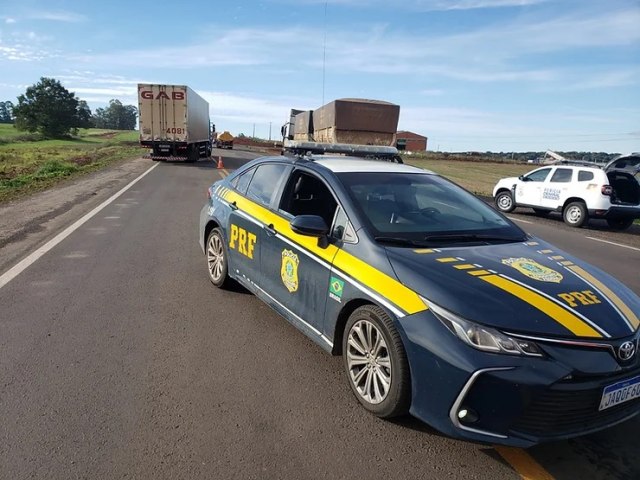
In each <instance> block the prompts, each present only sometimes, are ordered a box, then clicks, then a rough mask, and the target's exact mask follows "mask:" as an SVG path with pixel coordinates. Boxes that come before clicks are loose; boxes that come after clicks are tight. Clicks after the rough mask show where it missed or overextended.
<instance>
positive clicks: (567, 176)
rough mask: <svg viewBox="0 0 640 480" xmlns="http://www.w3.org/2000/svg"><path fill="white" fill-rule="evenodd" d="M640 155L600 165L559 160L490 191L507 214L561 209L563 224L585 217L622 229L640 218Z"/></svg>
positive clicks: (580, 221)
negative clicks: (528, 208) (597, 219)
mask: <svg viewBox="0 0 640 480" xmlns="http://www.w3.org/2000/svg"><path fill="white" fill-rule="evenodd" d="M639 165H640V155H639V154H631V155H625V156H620V157H618V158H616V159H614V160H612V161H611V162H609V163H608V164H607V165H605V166H604V167H600V166H599V165H597V164H594V163H586V162H571V161H561V162H558V163H556V164H553V165H546V166H543V167H540V168H537V169H535V170H533V171H531V172H529V173H527V174H526V175H521V176H520V177H517V178H516V177H509V178H503V179H500V180H499V181H498V183H497V184H496V186H495V187H494V189H493V196H494V199H495V204H496V207H497V208H498V209H499V210H500V211H502V212H505V213H509V212H511V211H513V210H514V209H515V208H516V207H531V208H533V210H534V211H535V212H536V213H538V214H541V215H543V214H546V213H549V212H553V211H555V212H560V213H562V217H563V219H564V221H565V223H566V224H567V225H570V226H572V227H581V226H583V225H584V224H585V223H586V222H587V221H588V220H589V218H600V219H604V220H606V221H607V223H608V224H609V226H610V227H611V228H613V229H616V230H624V229H626V228H629V227H630V226H631V224H633V222H634V219H636V218H640V183H639V180H638V172H639V171H640V167H639Z"/></svg>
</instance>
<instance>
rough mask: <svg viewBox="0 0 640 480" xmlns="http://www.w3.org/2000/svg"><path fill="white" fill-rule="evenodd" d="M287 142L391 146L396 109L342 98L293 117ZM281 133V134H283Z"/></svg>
mask: <svg viewBox="0 0 640 480" xmlns="http://www.w3.org/2000/svg"><path fill="white" fill-rule="evenodd" d="M291 112H292V117H291V120H290V121H289V125H290V126H291V125H292V126H293V135H291V134H290V131H289V136H288V137H287V138H288V139H289V140H296V141H302V142H309V141H311V142H317V143H330V144H352V145H377V146H393V145H394V144H395V141H396V131H397V129H398V118H399V116H400V107H399V106H398V105H394V104H393V103H389V102H384V101H381V100H367V99H362V98H343V99H339V100H334V101H333V102H330V103H327V104H326V105H323V106H322V107H320V108H318V109H316V110H307V111H303V112H299V113H296V114H295V115H294V114H293V112H294V110H292V111H291ZM283 133H284V132H283Z"/></svg>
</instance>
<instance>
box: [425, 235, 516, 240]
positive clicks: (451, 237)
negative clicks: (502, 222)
mask: <svg viewBox="0 0 640 480" xmlns="http://www.w3.org/2000/svg"><path fill="white" fill-rule="evenodd" d="M424 239H425V240H427V241H430V242H477V241H481V242H522V241H524V237H506V236H504V235H480V234H476V233H460V234H448V235H447V234H443V235H427V236H426V237H424Z"/></svg>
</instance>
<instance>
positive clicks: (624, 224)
mask: <svg viewBox="0 0 640 480" xmlns="http://www.w3.org/2000/svg"><path fill="white" fill-rule="evenodd" d="M634 220H635V219H634V218H633V217H620V218H607V224H609V227H611V228H612V229H613V230H626V229H627V228H629V227H630V226H631V225H633V221H634Z"/></svg>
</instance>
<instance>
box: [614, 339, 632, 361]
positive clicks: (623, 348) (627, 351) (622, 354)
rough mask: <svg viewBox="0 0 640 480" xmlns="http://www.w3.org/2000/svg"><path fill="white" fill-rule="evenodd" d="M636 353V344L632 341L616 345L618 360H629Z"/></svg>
mask: <svg viewBox="0 0 640 480" xmlns="http://www.w3.org/2000/svg"><path fill="white" fill-rule="evenodd" d="M635 353H636V346H635V345H634V343H633V342H624V343H623V344H622V345H620V346H619V347H618V358H619V359H620V360H622V361H623V362H624V361H627V360H631V359H632V358H633V356H634V355H635Z"/></svg>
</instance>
